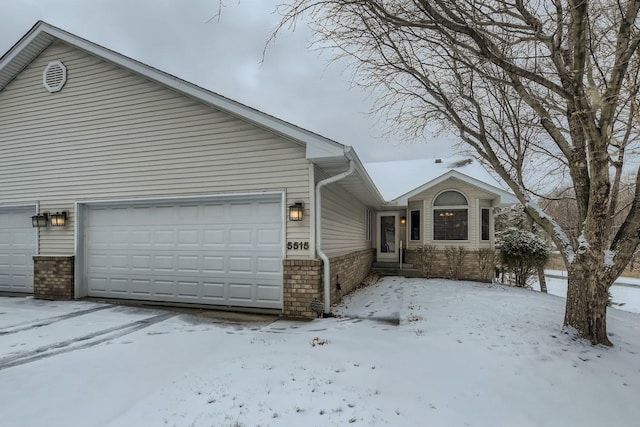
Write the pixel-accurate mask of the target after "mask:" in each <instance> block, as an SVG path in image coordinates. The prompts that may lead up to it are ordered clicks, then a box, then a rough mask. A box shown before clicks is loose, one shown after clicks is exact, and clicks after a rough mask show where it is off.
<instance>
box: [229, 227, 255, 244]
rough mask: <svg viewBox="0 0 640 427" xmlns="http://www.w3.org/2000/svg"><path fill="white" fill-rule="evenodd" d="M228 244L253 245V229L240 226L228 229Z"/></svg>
mask: <svg viewBox="0 0 640 427" xmlns="http://www.w3.org/2000/svg"><path fill="white" fill-rule="evenodd" d="M229 245H230V246H238V245H242V246H247V245H253V230H247V229H240V228H236V229H231V230H229Z"/></svg>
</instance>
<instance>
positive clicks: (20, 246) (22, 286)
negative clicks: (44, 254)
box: [0, 206, 37, 293]
mask: <svg viewBox="0 0 640 427" xmlns="http://www.w3.org/2000/svg"><path fill="white" fill-rule="evenodd" d="M35 214H36V207H35V206H29V207H0V291H4V292H27V293H30V292H33V256H34V255H36V244H37V229H36V228H33V227H32V226H31V216H32V215H35Z"/></svg>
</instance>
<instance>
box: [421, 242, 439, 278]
mask: <svg viewBox="0 0 640 427" xmlns="http://www.w3.org/2000/svg"><path fill="white" fill-rule="evenodd" d="M436 250H437V249H436V247H435V246H433V245H424V246H420V247H419V248H418V250H417V252H418V256H419V257H420V263H421V264H422V274H424V277H427V278H428V277H430V276H431V269H432V268H433V259H434V258H435V256H436Z"/></svg>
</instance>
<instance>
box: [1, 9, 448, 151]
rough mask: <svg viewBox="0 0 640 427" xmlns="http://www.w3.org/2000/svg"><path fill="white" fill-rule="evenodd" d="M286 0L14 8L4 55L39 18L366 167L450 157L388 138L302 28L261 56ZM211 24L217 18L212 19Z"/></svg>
mask: <svg viewBox="0 0 640 427" xmlns="http://www.w3.org/2000/svg"><path fill="white" fill-rule="evenodd" d="M284 1H286V0H240V1H238V0H225V1H224V3H225V6H224V8H223V10H222V15H221V17H220V19H217V18H214V17H215V16H216V14H217V12H218V0H135V1H134V0H11V1H6V2H3V5H2V6H3V12H2V14H0V52H1V53H0V56H1V55H2V54H4V53H5V52H6V51H7V50H8V49H9V48H10V47H11V46H13V44H15V43H16V42H17V41H18V40H19V39H20V38H21V37H22V36H23V35H24V34H25V33H26V32H27V31H28V30H29V29H30V28H31V27H32V26H33V25H34V24H35V22H36V21H37V20H39V19H41V20H44V21H46V22H48V23H49V24H52V25H55V26H57V27H60V28H62V29H63V30H66V31H69V32H72V33H74V34H76V35H78V36H81V37H83V38H86V39H88V40H90V41H92V42H94V43H97V44H100V45H102V46H104V47H107V48H109V49H112V50H115V51H117V52H119V53H122V54H124V55H126V56H129V57H132V58H134V59H136V60H139V61H141V62H144V63H146V64H148V65H151V66H153V67H156V68H159V69H161V70H163V71H165V72H168V73H170V74H174V75H176V76H178V77H180V78H182V79H185V80H187V81H190V82H192V83H195V84H197V85H199V86H202V87H204V88H206V89H209V90H211V91H213V92H217V93H219V94H221V95H224V96H226V97H229V98H231V99H234V100H236V101H239V102H241V103H243V104H246V105H249V106H251V107H253V108H256V109H258V110H261V111H263V112H265V113H268V114H271V115H274V116H276V117H278V118H281V119H283V120H286V121H289V122H291V123H293V124H296V125H298V126H301V127H303V128H306V129H309V130H311V131H313V132H317V133H319V134H321V135H323V136H326V137H328V138H331V139H334V140H336V141H338V142H341V143H343V144H347V145H352V146H353V147H354V148H355V149H356V152H357V153H358V155H359V156H360V158H361V159H362V160H363V161H364V162H371V161H384V160H401V159H415V158H433V157H444V156H447V155H450V150H451V148H450V146H451V141H453V139H451V138H450V139H447V138H443V137H439V138H436V137H434V136H431V135H427V136H426V137H425V139H424V140H423V141H411V142H408V141H401V140H400V139H399V138H398V137H394V136H393V135H392V136H384V133H385V128H384V125H383V124H382V123H380V120H379V118H376V117H372V116H370V115H369V114H368V111H369V109H370V107H371V97H370V95H369V94H368V93H366V92H364V91H363V90H361V89H358V88H352V87H351V86H352V85H351V84H350V83H349V77H350V74H349V72H345V70H344V67H343V66H341V65H338V64H330V63H329V57H328V56H319V54H318V53H317V52H313V51H311V50H310V49H309V37H310V34H309V32H308V31H307V29H306V28H305V27H304V26H299V27H298V28H297V29H296V31H295V32H293V33H292V32H286V33H282V34H281V35H280V36H279V37H278V39H277V40H276V42H275V44H274V45H272V46H270V47H269V49H267V52H266V56H265V58H264V61H263V62H262V61H261V60H262V52H263V49H264V46H265V43H266V42H267V40H268V38H269V35H270V34H271V31H272V30H273V28H274V27H275V25H276V24H277V22H278V16H277V15H276V14H274V13H273V12H274V9H275V5H276V4H278V3H282V2H284ZM212 18H213V19H212Z"/></svg>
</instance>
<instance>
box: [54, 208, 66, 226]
mask: <svg viewBox="0 0 640 427" xmlns="http://www.w3.org/2000/svg"><path fill="white" fill-rule="evenodd" d="M50 218H51V226H52V227H63V226H64V225H65V224H66V223H67V211H62V212H56V213H54V214H51V216H50Z"/></svg>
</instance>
